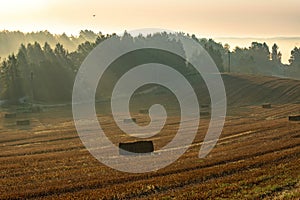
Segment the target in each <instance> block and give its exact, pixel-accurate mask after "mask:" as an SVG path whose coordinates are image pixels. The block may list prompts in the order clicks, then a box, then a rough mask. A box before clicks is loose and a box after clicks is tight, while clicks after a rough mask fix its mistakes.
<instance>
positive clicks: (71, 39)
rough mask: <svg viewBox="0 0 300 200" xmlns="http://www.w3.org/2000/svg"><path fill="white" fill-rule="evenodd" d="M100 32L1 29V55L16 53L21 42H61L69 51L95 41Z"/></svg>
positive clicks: (53, 43) (25, 43)
mask: <svg viewBox="0 0 300 200" xmlns="http://www.w3.org/2000/svg"><path fill="white" fill-rule="evenodd" d="M98 35H99V34H97V33H94V32H93V31H89V30H84V31H80V33H79V35H78V36H68V35H66V34H64V33H63V34H59V35H56V34H52V33H50V32H49V31H39V32H31V33H23V32H20V31H6V30H4V31H0V57H1V58H5V57H7V56H8V55H9V54H11V53H16V52H17V51H18V49H19V48H20V45H21V44H24V45H25V46H26V45H27V44H28V43H34V42H38V43H40V44H41V45H43V44H44V43H45V42H47V43H48V44H50V46H51V47H55V45H56V44H57V43H60V44H62V45H63V46H64V48H66V49H67V50H68V51H75V50H76V49H77V47H78V45H79V44H81V43H83V42H85V41H90V42H94V41H95V40H96V38H97V36H98Z"/></svg>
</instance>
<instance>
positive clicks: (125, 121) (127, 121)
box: [123, 118, 136, 124]
mask: <svg viewBox="0 0 300 200" xmlns="http://www.w3.org/2000/svg"><path fill="white" fill-rule="evenodd" d="M132 121H133V122H136V118H131V119H124V120H123V122H124V123H126V124H127V123H130V122H132Z"/></svg>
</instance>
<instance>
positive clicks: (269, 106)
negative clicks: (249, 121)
mask: <svg viewBox="0 0 300 200" xmlns="http://www.w3.org/2000/svg"><path fill="white" fill-rule="evenodd" d="M262 108H272V105H271V104H270V103H264V104H263V105H262Z"/></svg>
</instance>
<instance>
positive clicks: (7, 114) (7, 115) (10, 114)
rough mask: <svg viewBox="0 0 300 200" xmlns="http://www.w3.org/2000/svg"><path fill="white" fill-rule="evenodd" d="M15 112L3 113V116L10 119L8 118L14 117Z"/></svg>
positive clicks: (15, 115)
mask: <svg viewBox="0 0 300 200" xmlns="http://www.w3.org/2000/svg"><path fill="white" fill-rule="evenodd" d="M16 117H17V114H16V113H5V114H4V118H7V119H10V118H16Z"/></svg>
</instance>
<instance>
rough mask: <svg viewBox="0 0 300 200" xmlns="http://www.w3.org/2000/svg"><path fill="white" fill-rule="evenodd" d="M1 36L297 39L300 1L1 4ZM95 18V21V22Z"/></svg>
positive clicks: (12, 0) (30, 0)
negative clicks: (147, 31)
mask: <svg viewBox="0 0 300 200" xmlns="http://www.w3.org/2000/svg"><path fill="white" fill-rule="evenodd" d="M0 2H1V7H0V20H1V23H0V30H1V29H2V30H3V29H6V30H21V31H38V30H45V29H47V30H49V31H51V32H54V33H62V32H66V33H68V34H78V32H79V30H81V29H91V30H94V31H100V30H101V31H103V32H122V31H124V30H131V29H136V28H147V27H158V28H165V29H171V30H177V31H184V32H190V33H196V34H197V35H203V36H207V37H217V36H231V37H232V36H239V37H249V36H251V37H272V36H299V33H300V21H299V19H300V12H299V8H300V1H298V0H285V1H282V0H273V1H259V0H253V1H239V0H227V1H224V0H210V1H208V0H206V1H202V0H186V1H171V0H164V1H161V0H151V1H139V0H127V1H123V0H110V1H99V0H85V1H81V0H65V1H60V0H26V1H23V0H9V1H7V0H1V1H0ZM93 15H94V16H93Z"/></svg>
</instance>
